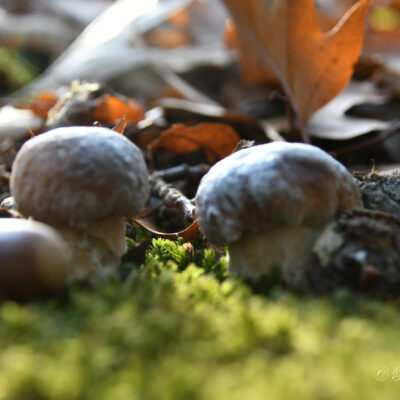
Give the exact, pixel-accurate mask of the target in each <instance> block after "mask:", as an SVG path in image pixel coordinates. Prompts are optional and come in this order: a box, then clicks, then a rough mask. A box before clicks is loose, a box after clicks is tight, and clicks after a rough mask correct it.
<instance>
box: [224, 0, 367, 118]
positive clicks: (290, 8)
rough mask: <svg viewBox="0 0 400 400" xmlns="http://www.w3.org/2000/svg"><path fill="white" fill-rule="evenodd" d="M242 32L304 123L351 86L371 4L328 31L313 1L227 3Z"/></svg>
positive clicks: (360, 4)
mask: <svg viewBox="0 0 400 400" xmlns="http://www.w3.org/2000/svg"><path fill="white" fill-rule="evenodd" d="M224 2H225V3H226V5H227V6H228V8H229V10H230V11H231V13H232V15H233V18H234V19H235V21H236V22H237V24H238V27H239V29H240V30H241V34H243V35H246V36H247V37H248V38H249V39H250V40H252V41H253V43H254V44H255V46H258V47H257V48H258V50H259V51H260V53H261V54H262V55H263V57H264V59H265V60H266V61H268V63H269V66H270V67H271V69H272V70H273V71H274V73H275V74H276V76H277V77H278V79H279V81H280V83H281V85H282V87H283V89H284V90H285V92H286V95H287V96H288V99H289V100H290V102H291V104H292V107H293V110H294V111H295V114H296V116H297V118H298V119H299V122H300V123H301V124H304V122H305V121H307V120H308V119H309V117H310V116H311V115H312V114H313V113H314V111H316V110H317V109H318V108H320V107H322V106H323V105H324V104H326V103H327V102H329V101H330V100H331V99H332V98H333V97H335V96H336V95H337V94H338V93H339V92H340V91H341V90H342V89H343V88H344V87H345V86H346V85H347V83H348V81H349V80H350V78H351V75H352V73H353V67H354V64H355V63H356V61H357V59H358V57H359V55H360V52H361V48H362V42H363V37H364V22H365V16H366V13H367V9H368V6H369V3H370V0H359V1H358V2H357V3H356V4H355V5H354V6H353V7H352V8H351V9H350V10H349V11H348V12H347V13H346V14H345V15H344V16H343V17H342V18H341V20H340V21H339V22H338V23H337V24H336V25H335V26H334V27H333V28H332V29H331V30H330V31H329V32H327V33H324V32H323V31H322V30H321V28H320V26H319V23H318V18H317V14H316V11H315V5H314V1H313V0H278V1H277V0H273V1H265V0H250V1H246V2H244V1H242V0H224Z"/></svg>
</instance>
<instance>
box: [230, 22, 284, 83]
mask: <svg viewBox="0 0 400 400" xmlns="http://www.w3.org/2000/svg"><path fill="white" fill-rule="evenodd" d="M225 43H226V45H227V46H228V48H229V49H236V48H237V49H238V50H239V68H240V70H241V76H242V79H243V82H245V83H247V84H249V85H258V84H267V85H272V84H275V83H276V82H277V77H276V75H275V74H274V73H273V72H272V70H271V68H270V67H269V66H268V65H267V63H266V62H265V61H264V59H263V57H262V55H261V54H260V52H259V51H258V50H257V47H256V46H255V45H254V43H253V42H252V41H251V39H250V38H249V37H248V36H247V35H240V34H238V30H237V26H236V24H235V23H234V22H233V21H232V20H228V21H227V22H226V24H225Z"/></svg>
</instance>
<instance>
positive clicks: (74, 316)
mask: <svg viewBox="0 0 400 400" xmlns="http://www.w3.org/2000/svg"><path fill="white" fill-rule="evenodd" d="M182 249H183V250H184V251H183V250H182ZM197 251H198V252H199V253H196V252H197ZM200 254H203V257H200ZM194 260H197V264H198V265H203V266H204V267H205V268H201V267H200V266H196V264H195V263H194ZM225 262H226V261H225V260H222V261H221V260H218V258H217V257H216V256H215V254H214V255H213V254H211V251H210V250H207V251H205V250H204V249H201V248H200V249H198V250H195V251H194V252H190V251H188V248H187V247H186V249H185V247H184V246H182V243H180V244H176V243H172V242H168V241H162V240H155V241H153V246H152V247H151V249H149V251H148V253H147V261H146V263H145V265H143V266H142V267H141V268H140V269H138V268H132V270H131V271H130V274H129V277H128V279H126V280H124V281H123V282H122V281H119V280H118V279H113V280H110V281H108V282H104V283H102V284H99V285H97V286H96V287H92V288H90V289H87V288H86V289H84V288H72V289H71V290H70V292H69V295H68V297H67V298H60V299H55V300H51V301H43V302H35V303H30V304H24V305H23V304H17V303H14V302H4V303H2V304H1V306H0V346H1V349H2V351H1V352H0V400H4V399H6V400H9V399H16V400H17V399H18V400H19V399H24V400H36V399H49V400H50V399H51V400H64V399H65V400H67V399H68V400H73V399H96V400H102V399H104V400H109V399H113V400H120V399H121V400H128V399H129V400H134V399H149V400H151V399H154V400H164V399H165V400H180V399H182V400H183V399H194V400H196V399H199V400H200V399H205V400H213V399H218V400H236V399H237V400H239V399H240V400H243V399H246V400H247V399H250V400H253V399H255V400H256V399H269V398H271V399H275V398H276V399H285V400H286V399H289V400H290V399H307V400H313V399H318V400H319V399H341V400H342V399H343V400H346V399H349V400H350V399H351V400H353V399H354V398H355V396H356V397H357V398H362V399H371V400H372V399H374V400H375V399H376V398H380V399H392V398H397V396H398V392H399V390H400V388H399V386H398V385H399V384H400V382H398V381H394V380H392V379H391V378H392V375H391V374H393V371H394V370H395V368H396V367H398V366H400V358H399V356H398V354H400V343H399V340H398V332H399V328H400V315H399V313H398V310H397V309H395V308H394V307H393V306H391V305H389V304H382V303H378V302H372V301H361V300H358V301H357V300H355V299H354V298H352V297H351V296H350V295H349V294H346V293H341V294H338V295H337V296H336V297H335V298H333V299H311V298H304V297H303V298H300V297H296V296H294V295H291V294H288V293H284V292H275V293H274V294H270V295H269V296H268V297H267V296H259V295H255V294H254V293H253V292H252V291H251V290H250V289H249V287H248V286H246V285H245V284H244V283H243V282H241V281H240V280H237V279H233V278H231V277H229V276H227V275H226V274H225V276H224V277H223V278H222V279H221V277H216V276H215V274H214V273H213V272H212V270H213V268H214V269H217V270H222V267H221V263H222V264H224V263H225ZM218 265H219V266H218ZM380 366H386V367H387V368H388V369H389V373H390V375H389V376H388V378H387V379H386V380H385V381H381V382H380V381H378V380H376V379H375V378H374V374H375V370H376V369H377V368H378V367H380ZM381 376H383V375H381Z"/></svg>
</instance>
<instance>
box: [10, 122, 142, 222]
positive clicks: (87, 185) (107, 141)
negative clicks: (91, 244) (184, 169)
mask: <svg viewBox="0 0 400 400" xmlns="http://www.w3.org/2000/svg"><path fill="white" fill-rule="evenodd" d="M10 187H11V194H12V195H13V196H14V197H15V201H16V203H17V207H18V211H20V212H21V213H22V214H23V215H24V216H32V217H34V218H35V219H37V220H39V221H44V222H46V223H50V224H53V225H56V224H64V225H68V226H71V227H85V226H87V225H88V224H90V223H92V222H94V221H99V220H102V219H105V218H111V217H119V216H121V217H125V216H135V215H136V214H137V213H138V212H139V211H140V210H141V209H142V208H143V207H144V205H145V202H146V200H147V197H148V195H149V184H148V173H147V168H146V164H145V161H144V159H143V156H142V154H141V152H140V150H139V149H138V148H137V147H136V145H134V144H133V143H132V142H130V141H129V140H128V139H127V138H126V137H124V136H123V135H121V134H119V133H116V132H114V131H112V130H110V129H107V128H99V127H66V128H58V129H54V130H52V131H49V132H46V133H44V134H42V135H39V136H36V137H34V138H33V139H30V140H28V141H27V142H25V143H24V145H23V146H22V147H21V149H20V151H19V152H18V154H17V157H16V159H15V161H14V164H13V167H12V173H11V180H10Z"/></svg>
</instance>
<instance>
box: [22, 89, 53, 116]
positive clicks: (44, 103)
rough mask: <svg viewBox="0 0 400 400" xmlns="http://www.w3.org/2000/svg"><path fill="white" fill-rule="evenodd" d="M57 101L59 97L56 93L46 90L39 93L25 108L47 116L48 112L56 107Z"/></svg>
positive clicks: (38, 114)
mask: <svg viewBox="0 0 400 400" xmlns="http://www.w3.org/2000/svg"><path fill="white" fill-rule="evenodd" d="M57 101H58V97H57V95H56V94H55V93H53V92H52V91H49V90H45V91H43V92H41V93H39V94H38V95H37V96H36V97H35V98H34V99H33V100H32V102H31V103H30V104H29V105H28V106H27V107H23V108H28V109H29V110H31V111H32V112H33V113H34V114H35V115H37V116H39V117H42V118H47V113H48V112H49V110H50V109H51V108H52V107H54V105H55V104H56V103H57Z"/></svg>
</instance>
